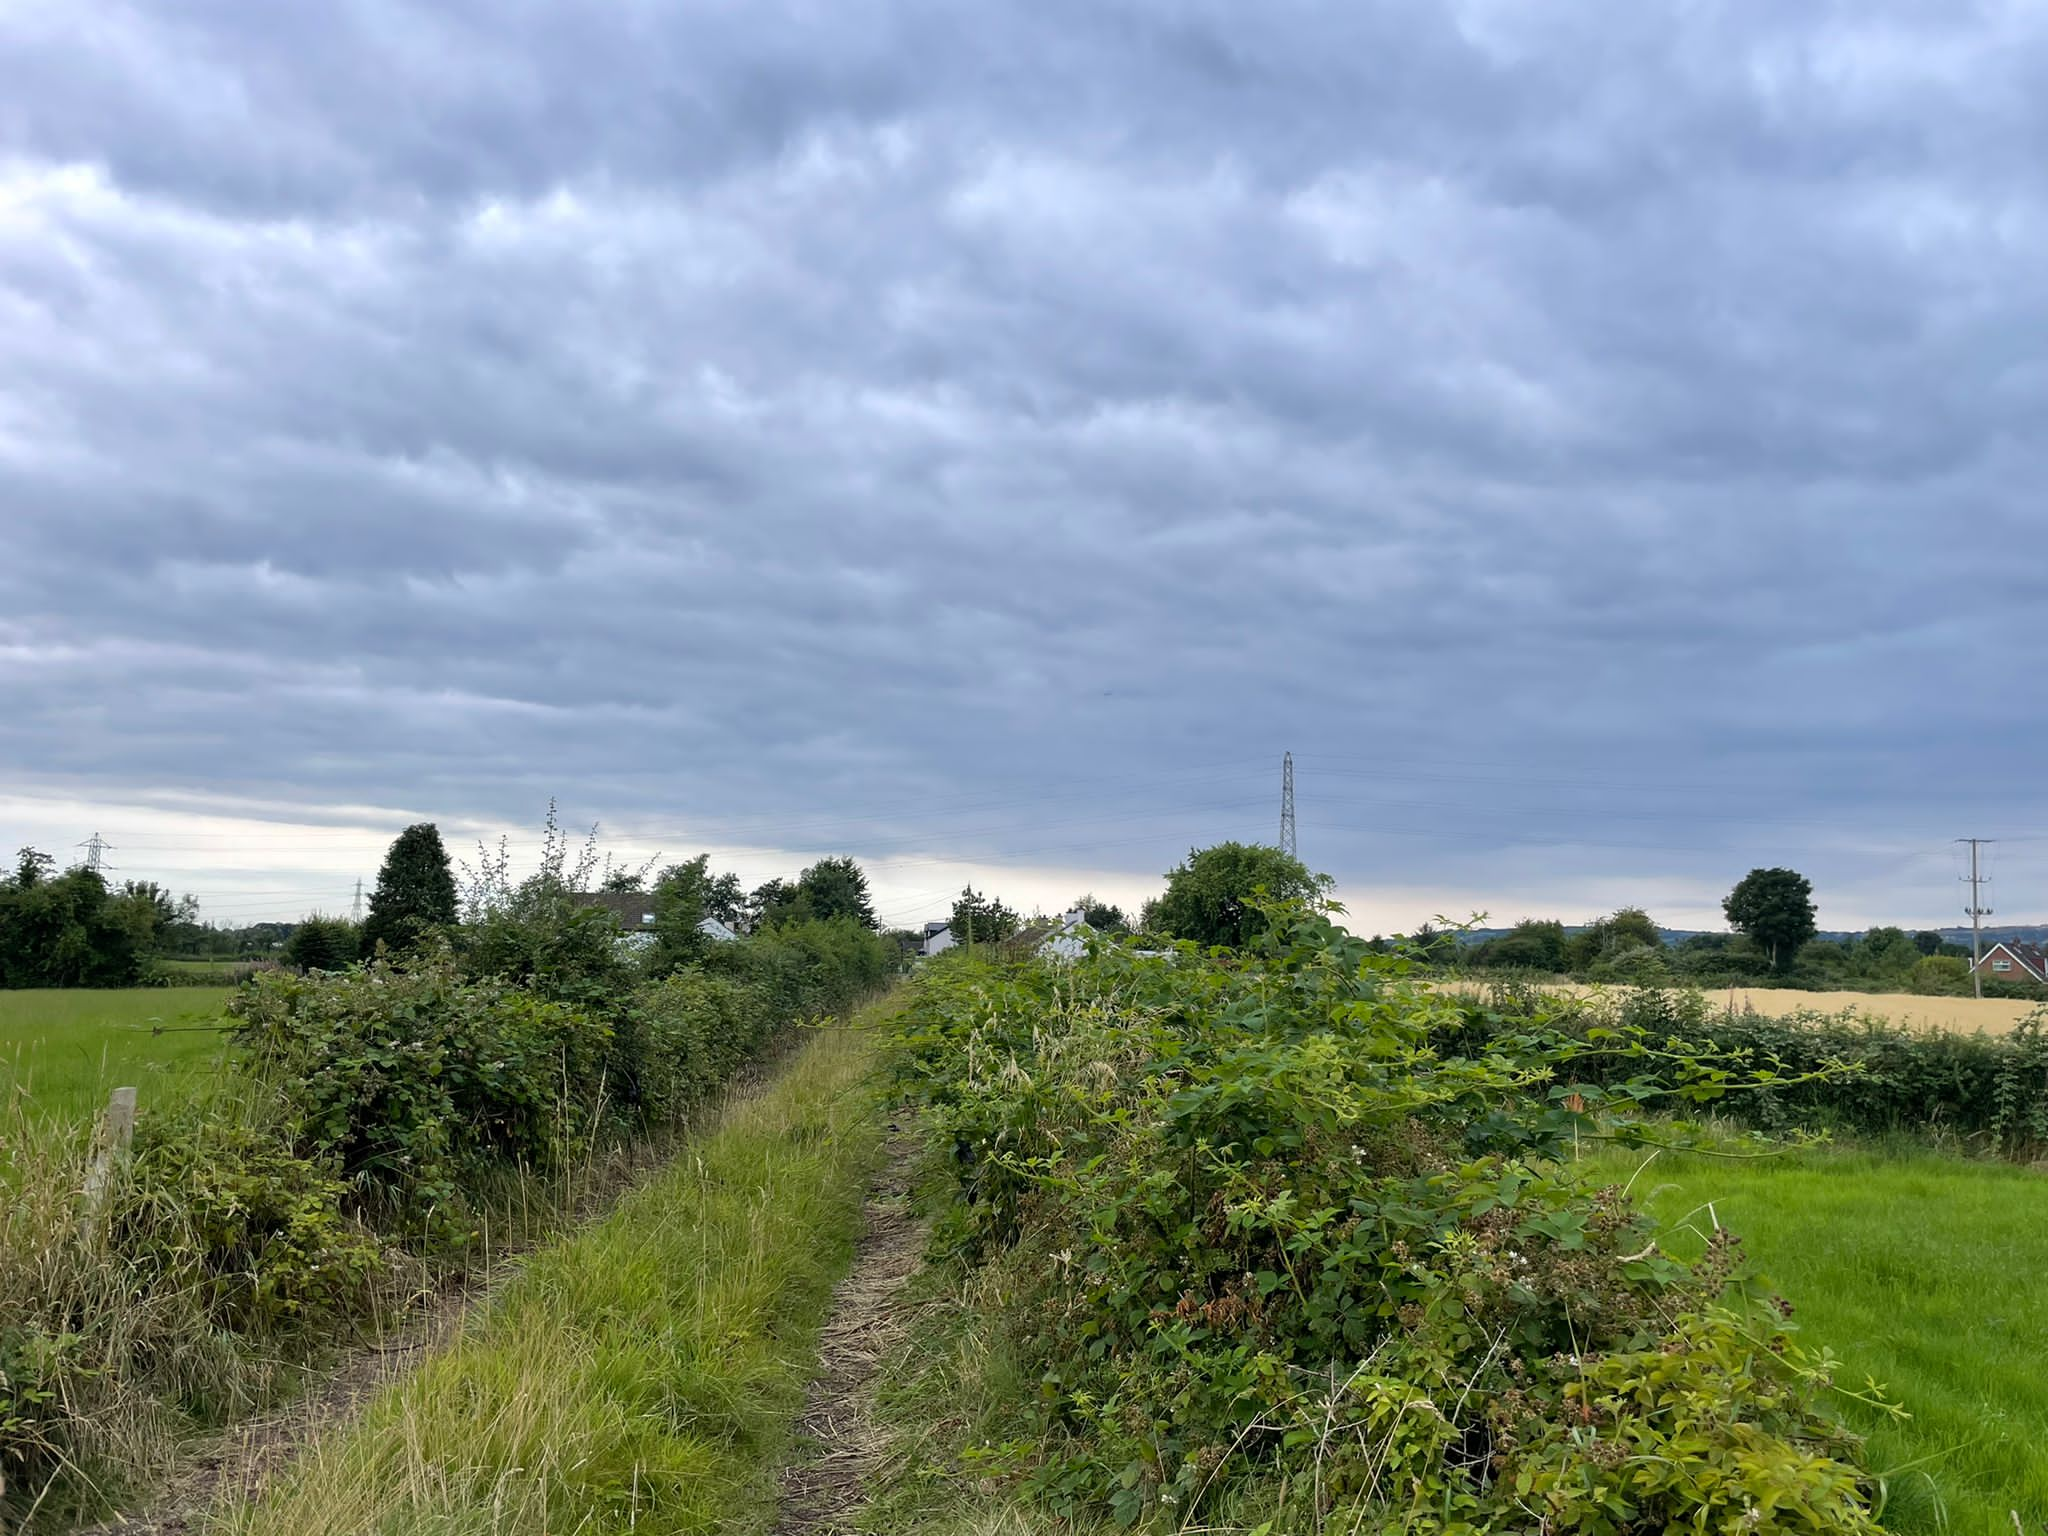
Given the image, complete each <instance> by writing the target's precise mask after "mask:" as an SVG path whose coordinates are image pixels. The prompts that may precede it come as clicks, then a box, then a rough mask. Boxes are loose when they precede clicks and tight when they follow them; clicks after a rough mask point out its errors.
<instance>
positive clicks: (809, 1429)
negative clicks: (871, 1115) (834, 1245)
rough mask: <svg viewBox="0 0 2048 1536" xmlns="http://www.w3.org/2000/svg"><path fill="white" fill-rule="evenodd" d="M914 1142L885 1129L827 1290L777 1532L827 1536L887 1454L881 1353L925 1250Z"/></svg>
mask: <svg viewBox="0 0 2048 1536" xmlns="http://www.w3.org/2000/svg"><path fill="white" fill-rule="evenodd" d="M916 1151H917V1144H916V1141H915V1139H914V1138H913V1137H912V1136H911V1135H910V1134H909V1133H908V1132H907V1131H906V1130H904V1129H903V1128H902V1127H901V1126H899V1125H897V1124H891V1126H890V1127H889V1145H888V1158H887V1160H886V1161H885V1162H884V1164H883V1166H882V1169H881V1171H880V1172H879V1173H878V1174H876V1176H875V1180H874V1183H873V1184H872V1185H870V1186H869V1189H868V1198H867V1229H866V1231H865V1232H864V1233H863V1234H862V1236H861V1240H860V1247H859V1249H858V1250H857V1252H856V1253H855V1255H854V1260H853V1268H852V1270H850V1271H849V1272H848V1274H847V1276H846V1278H845V1279H844V1280H842V1281H840V1283H839V1286H838V1288H837V1289H836V1290H835V1291H834V1292H833V1293H832V1315H831V1318H830V1319H829V1320H828V1321H827V1322H826V1324H825V1329H824V1332H823V1334H822V1335H821V1336H820V1339H819V1357H818V1374H817V1376H816V1378H814V1379H813V1381H812V1382H811V1386H810V1390H809V1392H808V1393H807V1394H806V1397H805V1402H804V1416H803V1419H802V1421H801V1424H800V1430H801V1433H802V1436H803V1441H804V1442H805V1443H804V1446H803V1449H802V1450H801V1451H800V1452H799V1455H798V1458H797V1460H795V1461H793V1462H792V1463H791V1464H790V1465H789V1466H788V1467H786V1468H784V1469H783V1473H782V1497H781V1507H780V1512H779V1514H778V1516H777V1519H776V1523H775V1536H830V1533H835V1532H841V1531H847V1530H851V1529H852V1525H851V1521H850V1517H851V1516H852V1514H853V1513H854V1511H855V1510H857V1509H858V1508H859V1507H860V1505H861V1503H862V1500H863V1497H864V1495H865V1493H866V1490H867V1482H868V1479H869V1477H870V1475H871V1474H873V1473H874V1472H876V1471H877V1470H879V1468H880V1466H881V1463H882V1461H883V1459H884V1457H885V1456H886V1454H887V1452H888V1444H889V1441H888V1436H887V1434H886V1433H885V1432H884V1431H883V1430H882V1429H881V1427H880V1426H878V1425H877V1424H876V1423H875V1420H874V1413H873V1408H874V1388H875V1378H876V1375H877V1374H878V1372H879V1370H880V1367H881V1362H882V1360H883V1357H884V1356H885V1355H886V1354H887V1353H888V1352H889V1350H890V1349H891V1348H893V1347H894V1346H895V1345H896V1344H897V1343H898V1342H899V1341H900V1340H901V1339H902V1337H903V1333H904V1330H905V1329H906V1328H907V1327H908V1325H909V1313H908V1309H907V1308H905V1307H904V1306H903V1305H902V1298H903V1291H904V1287H905V1286H906V1285H907V1284H908V1283H909V1280H910V1277H911V1275H912V1274H913V1273H914V1272H915V1271H916V1269H917V1266H918V1261H919V1259H920V1258H921V1257H922V1256H923V1254H924V1245H925V1232H924V1225H923V1223H921V1222H919V1221H917V1220H916V1219H915V1218H914V1217H913V1216H912V1215H911V1210H910V1177H911V1168H912V1165H913V1162H914V1160H915V1157H916Z"/></svg>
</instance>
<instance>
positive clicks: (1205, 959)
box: [897, 910, 1877, 1536]
mask: <svg viewBox="0 0 2048 1536" xmlns="http://www.w3.org/2000/svg"><path fill="white" fill-rule="evenodd" d="M1273 916H1274V919H1275V921H1274V926H1273V929H1272V930H1271V931H1270V932H1269V933H1268V934H1267V936H1266V937H1265V938H1264V939H1263V940H1261V941H1260V942H1259V943H1258V945H1257V947H1256V948H1255V949H1254V950H1253V951H1251V952H1247V953H1244V954H1232V953H1230V952H1227V951H1212V952H1209V953H1207V954H1202V953H1198V952H1196V951H1194V950H1192V949H1191V948H1186V947H1184V948H1182V949H1181V950H1179V951H1177V952H1176V953H1174V954H1172V955H1170V956H1165V957H1157V958H1148V957H1145V956H1140V955H1137V954H1134V953H1131V952H1129V951H1127V950H1122V949H1117V948H1114V947H1097V948H1096V949H1095V950H1094V951H1093V952H1091V954H1090V955H1089V956H1088V957H1086V958H1085V959H1082V960H1080V961H1079V962H1077V963H1075V964H1073V965H1072V966H1059V965H1055V964H1051V963H1046V962H1028V963H1015V964H1010V965H1007V966H1005V965H992V964H990V963H988V962H987V961H985V960H984V961H980V962H976V961H969V960H966V959H964V958H960V959H956V958H953V957H948V959H947V960H946V961H945V962H941V963H938V964H935V965H933V966H931V967H929V968H928V970H927V972H926V973H925V976H924V979H923V980H922V981H921V982H920V983H919V984H918V986H917V987H916V989H915V993H914V996H913V1000H912V1002H911V1004H910V1005H909V1007H908V1008H907V1010H906V1011H905V1013H904V1014H903V1016H902V1020H901V1024H900V1028H899V1031H898V1054H897V1063H898V1071H899V1075H900V1076H901V1078H902V1080H903V1082H904V1084H905V1085H906V1087H907V1088H908V1089H909V1090H910V1091H911V1092H912V1093H913V1095H914V1096H915V1097H916V1098H918V1099H919V1100H921V1101H922V1103H923V1104H924V1106H925V1108H926V1110H927V1113H926V1116H925V1118H926V1122H927V1124H928V1126H929V1128H930V1134H931V1136H932V1138H933V1145H934V1147H935V1149H936V1150H937V1151H938V1152H939V1153H940V1154H941V1155H942V1157H943V1159H944V1161H945V1163H946V1165H947V1166H948V1167H949V1169H950V1171H951V1178H952V1183H953V1188H954V1193H955V1198H954V1199H953V1200H952V1202H951V1203H950V1205H949V1206H948V1208H947V1210H946V1212H945V1214H944V1216H943V1219H942V1220H941V1222H940V1224H939V1228H938V1237H939V1241H940V1242H941V1244H942V1245H943V1246H945V1247H946V1248H949V1249H950V1250H951V1251H952V1252H953V1253H954V1254H955V1255H957V1256H958V1258H959V1259H960V1260H961V1261H962V1262H965V1263H969V1264H978V1265H984V1266H996V1267H999V1268H1000V1269H1001V1271H1002V1273H1003V1275H1004V1276H1005V1279H1006V1285H1005V1286H1004V1287H1003V1288H1002V1289H1003V1290H1004V1291H1005V1292H1006V1294H1007V1295H1008V1296H1009V1298H1010V1301H1009V1304H1008V1306H1007V1307H1006V1308H1005V1309H1004V1322H1005V1324H1006V1326H1007V1328H1008V1330H1009V1333H1010V1335H1011V1348H1012V1350H1013V1352H1014V1354H1015V1356H1016V1358H1017V1360H1018V1362H1019V1364H1020V1365H1021V1367H1022V1369H1023V1370H1024V1372H1025V1373H1026V1377H1027V1379H1032V1378H1035V1379H1036V1380H1037V1382H1038V1391H1037V1393H1036V1395H1035V1397H1034V1399H1033V1400H1032V1402H1031V1403H1030V1404H1029V1406H1028V1407H1026V1408H1025V1409H1023V1410H1022V1411H1023V1412H1024V1413H1025V1414H1027V1415H1028V1418H1029V1426H1028V1432H1027V1433H1024V1434H1021V1435H1020V1436H1019V1437H1018V1439H1017V1441H1016V1442H1015V1443H1014V1444H1013V1445H1011V1446H1009V1447H1008V1448H1007V1450H1004V1451H998V1452H994V1453H984V1456H988V1455H995V1456H996V1458H997V1461H998V1464H1001V1461H1002V1459H1003V1458H1004V1457H1007V1458H1008V1460H1009V1461H1010V1462H1011V1463H1012V1464H1013V1466H1014V1470H1015V1471H1016V1473H1017V1475H1018V1476H1019V1477H1020V1478H1021V1479H1022V1480H1023V1482H1024V1484H1025V1486H1026V1487H1027V1488H1029V1489H1030V1490H1031V1491H1032V1492H1033V1493H1034V1494H1035V1495H1036V1496H1037V1497H1039V1498H1042V1499H1045V1500H1049V1501H1051V1503H1052V1505H1053V1507H1054V1508H1055V1510H1056V1511H1058V1512H1062V1513H1073V1514H1079V1513H1083V1512H1086V1511H1091V1510H1093V1511H1106V1512H1108V1513H1111V1514H1113V1515H1114V1516H1116V1517H1117V1518H1118V1519H1120V1520H1121V1521H1123V1522H1125V1523H1137V1522H1151V1523H1156V1524H1157V1525H1159V1526H1160V1527H1162V1528H1163V1527H1165V1526H1166V1525H1167V1524H1169V1523H1170V1524H1171V1525H1173V1526H1174V1527H1176V1528H1181V1529H1186V1528H1190V1527H1196V1526H1200V1525H1202V1524H1204V1523H1205V1522H1206V1521H1208V1520H1211V1519H1214V1518H1217V1514H1216V1512H1217V1509H1218V1506H1219V1505H1220V1504H1221V1503H1222V1502H1223V1501H1225V1500H1226V1499H1227V1500H1229V1501H1231V1508H1232V1510H1233V1514H1232V1517H1231V1519H1230V1521H1229V1523H1232V1524H1236V1523H1240V1521H1242V1522H1243V1523H1245V1524H1250V1523H1251V1520H1252V1519H1256V1518H1257V1514H1256V1513H1254V1514H1253V1515H1252V1516H1250V1517H1249V1518H1247V1517H1246V1516H1245V1510H1246V1508H1247V1507H1248V1506H1249V1507H1251V1508H1253V1509H1254V1510H1255V1511H1257V1510H1258V1509H1259V1508H1260V1507H1261V1506H1263V1509H1264V1512H1265V1513H1266V1515H1267V1517H1268V1523H1267V1525H1266V1526H1265V1527H1264V1528H1266V1529H1315V1530H1325V1529H1366V1530H1374V1531H1415V1532H1421V1531H1430V1532H1446V1533H1450V1532H1494V1531H1497V1532H1505V1531H1517V1532H1521V1531H1539V1530H1540V1531H1544V1532H1552V1533H1555V1532H1588V1533H1603V1536H1621V1533H1637V1532H1642V1533H1647V1532H1651V1531H1663V1530H1667V1529H1681V1528H1682V1529H1685V1530H1692V1531H1700V1532H1706V1531H1728V1532H1760V1533H1761V1532H1808V1533H1819V1532H1829V1533H1849V1532H1867V1531H1874V1530H1875V1529H1876V1528H1877V1527H1876V1523H1875V1518H1874V1516H1873V1514H1872V1510H1871V1499H1872V1496H1873V1493H1874V1488H1873V1485H1872V1483H1871V1481H1870V1479H1869V1478H1868V1477H1867V1476H1866V1474H1865V1473H1864V1472H1863V1470H1862V1469H1861V1467H1860V1465H1859V1461H1858V1446H1857V1442H1856V1440H1855V1438H1854V1437H1853V1436H1852V1435H1850V1434H1849V1433H1848V1432H1847V1431H1846V1430H1845V1429H1844V1428H1843V1427H1842V1426H1841V1425H1840V1424H1839V1423H1838V1422H1837V1421H1836V1419H1835V1418H1834V1417H1833V1416H1831V1414H1830V1413H1829V1412H1828V1411H1826V1407H1825V1403H1824V1399H1825V1397H1826V1395H1827V1394H1828V1393H1829V1391H1830V1390H1831V1387H1832V1384H1831V1372H1832V1368H1833V1363H1832V1361H1831V1360H1830V1359H1829V1357H1828V1356H1826V1355H1825V1354H1822V1353H1816V1352H1813V1351H1810V1350H1808V1349H1806V1348H1805V1347H1803V1346H1802V1345H1800V1344H1799V1343H1798V1342H1797V1341H1796V1340H1795V1338H1794V1337H1793V1336H1792V1334H1791V1332H1790V1329H1789V1324H1788V1322H1787V1319H1786V1316H1785V1312H1784V1310H1783V1309H1782V1308H1781V1307H1780V1305H1779V1304H1778V1303H1776V1302H1775V1301H1774V1299H1773V1298H1772V1297H1771V1296H1770V1295H1769V1294H1768V1293H1767V1292H1766V1291H1765V1289H1764V1288H1763V1287H1762V1286H1761V1284H1760V1283H1759V1282H1758V1281H1757V1280H1756V1279H1755V1278H1754V1277H1753V1276H1752V1274H1751V1273H1750V1271H1749V1269H1748V1267H1747V1266H1746V1264H1745V1263H1744V1262H1743V1259H1742V1256H1741V1251H1740V1246H1739V1243H1737V1242H1736V1241H1735V1240H1734V1239H1732V1238H1728V1237H1725V1236H1724V1237H1721V1238H1718V1239H1717V1240H1716V1242H1715V1243H1714V1245H1713V1246H1712V1248H1711V1249H1710V1251H1709V1252H1708V1254H1707V1256H1706V1257H1705V1258H1704V1259H1703V1260H1702V1261H1700V1262H1699V1263H1696V1264H1690V1265H1688V1264H1685V1263H1681V1262H1679V1261H1678V1260H1676V1259H1674V1258H1672V1257H1671V1256H1669V1255H1667V1254H1665V1253H1664V1252H1663V1251H1662V1250H1661V1249H1660V1248H1659V1247H1658V1245H1657V1242H1656V1240H1655V1236H1654V1233H1653V1230H1652V1228H1651V1226H1650V1224H1649V1223H1648V1222H1647V1220H1646V1219H1645V1218H1643V1217H1642V1216H1641V1215H1639V1214H1638V1213H1637V1212H1636V1210H1635V1209H1634V1208H1633V1207H1632V1206H1631V1205H1630V1203H1629V1201H1628V1200H1627V1198H1626V1197H1625V1196H1624V1195H1623V1194H1622V1193H1621V1192H1619V1191H1615V1190H1598V1189H1591V1188H1588V1187H1586V1185H1585V1184H1584V1183H1583V1181H1581V1180H1580V1179H1578V1178H1576V1177H1574V1176H1572V1174H1571V1173H1570V1171H1569V1170H1568V1169H1566V1168H1565V1167H1564V1165H1563V1161H1562V1155H1563V1154H1564V1153H1565V1152H1566V1151H1567V1149H1569V1148H1570V1147H1571V1146H1572V1144H1573V1143H1574V1141H1575V1140H1585V1139H1588V1138H1615V1139H1621V1140H1626V1141H1636V1142H1643V1141H1648V1140H1651V1139H1653V1138H1655V1137H1658V1136H1661V1135H1665V1134H1667V1133H1666V1132H1665V1131H1664V1130H1663V1129H1662V1128H1661V1126H1658V1125H1652V1124H1650V1123H1647V1122H1646V1121H1645V1119H1644V1118H1643V1113H1642V1112H1643V1111H1644V1110H1645V1109H1647V1108H1650V1107H1654V1106H1659V1105H1667V1104H1672V1103H1676V1104H1679V1105H1685V1104H1699V1103H1707V1102H1715V1101H1721V1100H1725V1099H1726V1098H1727V1097H1729V1096H1731V1095H1735V1094H1741V1093H1744V1092H1748V1091H1753V1090H1754V1083H1753V1081H1752V1080H1753V1078H1754V1076H1755V1075H1754V1074H1747V1073H1743V1072H1741V1071H1740V1070H1737V1069H1735V1068H1734V1067H1733V1066H1732V1065H1731V1064H1730V1063H1729V1062H1727V1061H1726V1060H1724V1059H1719V1058H1716V1057H1715V1056H1713V1055H1712V1054H1711V1053H1707V1052H1702V1051H1697V1050H1684V1051H1669V1052H1667V1051H1663V1050H1661V1049H1660V1048H1658V1047H1655V1046H1652V1045H1651V1044H1649V1043H1647V1042H1645V1041H1642V1040H1616V1041H1612V1042H1605V1041H1603V1042H1598V1043H1597V1044H1588V1043H1574V1042H1570V1041H1566V1040H1562V1039H1559V1038H1557V1037H1555V1036H1544V1035H1542V1034H1540V1033H1537V1032H1534V1031H1531V1032H1526V1033H1523V1034H1519V1035H1517V1034H1513V1033H1511V1032H1509V1031H1507V1030H1502V1031H1500V1032H1499V1033H1497V1034H1496V1035H1494V1036H1493V1037H1492V1038H1491V1040H1490V1041H1489V1042H1488V1043H1487V1045H1486V1047H1485V1049H1484V1050H1483V1051H1481V1052H1479V1053H1475V1054H1472V1055H1465V1056H1459V1055H1451V1054H1446V1053H1443V1052H1441V1051H1439V1050H1438V1049H1436V1048H1435V1047H1434V1046H1433V1045H1432V1043H1431V1042H1432V1038H1433V1037H1434V1036H1436V1035H1438V1034H1440V1033H1442V1032H1445V1031H1448V1030H1451V1029H1453V1028H1454V1027H1456V1026H1457V1025H1458V1024H1459V1022H1460V1021H1461V1018H1462V1013H1461V1005H1460V1004H1459V1003H1457V1002H1456V1001H1454V1000H1449V999H1446V998H1444V997H1442V996H1440V995H1436V994H1433V993H1431V992H1430V991H1429V990H1428V989H1427V988H1426V987H1424V986H1423V985H1421V984H1420V983H1419V982H1418V981H1416V980H1413V979H1412V978H1411V976H1410V972H1409V963H1408V962H1407V961H1406V960H1404V959H1401V958H1399V957H1393V956H1387V955H1383V954H1376V953H1374V952H1373V951H1372V949H1371V948H1370V947H1369V946H1367V945H1365V944H1362V943H1360V942H1358V941H1357V940H1354V939H1352V938H1350V937H1349V936H1348V935H1345V934H1343V933H1341V932H1339V931H1338V930H1336V929H1334V928H1332V927H1331V926H1330V925H1329V924H1328V923H1327V922H1325V921H1323V920H1322V919H1320V918H1317V917H1313V916H1308V915H1304V914H1302V913H1300V912H1288V911H1284V910H1283V911H1276V912H1275V913H1274V914H1273ZM1593 1049H1598V1050H1599V1051H1601V1052H1611V1053H1612V1057H1613V1058H1614V1059H1616V1060H1621V1061H1626V1062H1631V1063H1633V1064H1634V1068H1635V1070H1634V1071H1633V1072H1631V1073H1626V1074H1624V1073H1623V1072H1620V1071H1616V1072H1612V1073H1607V1074H1603V1077H1604V1080H1603V1081H1600V1082H1595V1081H1591V1080H1589V1079H1588V1077H1587V1075H1586V1074H1585V1073H1584V1072H1583V1071H1582V1070H1581V1064H1582V1061H1583V1059H1584V1057H1585V1056H1586V1055H1587V1054H1588V1053H1589V1052H1590V1051H1591V1050H1593ZM1841 1070H1842V1067H1841V1065H1840V1064H1839V1063H1825V1064H1822V1065H1821V1066H1819V1067H1817V1068H1816V1069H1815V1071H1816V1077H1817V1078H1820V1079H1825V1078H1832V1077H1834V1076H1836V1075H1838V1074H1839V1073H1840V1072H1841Z"/></svg>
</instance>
